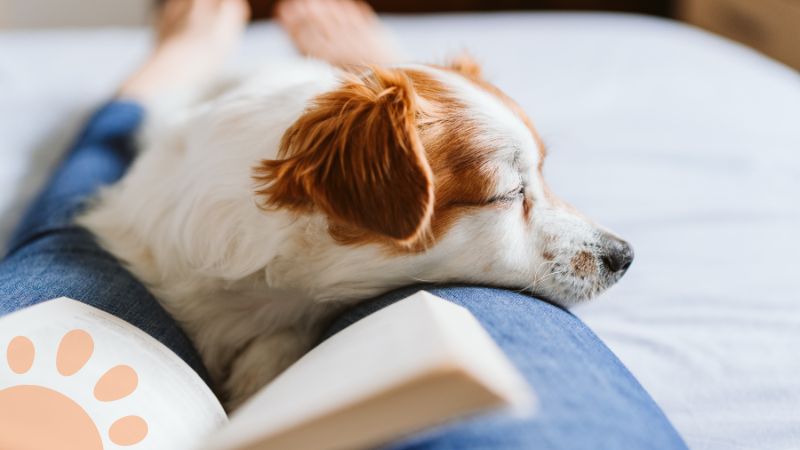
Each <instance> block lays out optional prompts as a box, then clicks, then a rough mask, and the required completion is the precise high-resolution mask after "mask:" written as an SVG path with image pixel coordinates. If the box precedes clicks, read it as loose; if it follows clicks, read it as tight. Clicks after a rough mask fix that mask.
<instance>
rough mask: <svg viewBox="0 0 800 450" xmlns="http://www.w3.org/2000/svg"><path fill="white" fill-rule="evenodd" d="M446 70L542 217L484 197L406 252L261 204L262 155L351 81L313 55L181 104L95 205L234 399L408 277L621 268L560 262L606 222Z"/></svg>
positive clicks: (489, 279) (545, 278) (526, 140)
mask: <svg viewBox="0 0 800 450" xmlns="http://www.w3.org/2000/svg"><path fill="white" fill-rule="evenodd" d="M429 70H432V71H437V70H436V69H429ZM437 72H439V73H438V76H440V77H441V79H442V80H444V81H445V82H446V83H447V84H448V85H449V86H451V87H452V89H454V90H455V91H457V92H459V93H460V95H461V96H462V97H463V99H464V100H465V102H466V103H467V104H468V105H470V107H471V108H472V111H473V113H474V116H475V117H476V119H478V120H480V122H481V123H484V124H485V127H486V130H487V133H488V136H489V137H488V138H487V139H490V140H491V141H492V142H493V143H494V144H493V145H501V146H504V148H507V150H508V151H506V152H498V157H497V161H496V163H497V172H498V174H499V175H498V177H499V178H498V192H499V193H503V192H506V191H507V190H508V189H513V188H514V186H516V185H518V184H519V180H520V179H522V180H523V181H524V182H525V184H526V186H528V188H527V189H526V195H529V196H531V197H532V198H533V201H534V202H533V204H534V205H535V207H534V211H533V214H532V217H533V219H532V222H526V221H524V220H522V217H523V215H522V214H521V208H522V206H521V204H520V203H521V202H518V203H513V204H508V205H506V206H502V207H497V206H493V207H491V208H485V209H483V208H481V209H476V211H474V212H473V213H470V214H468V215H465V216H463V217H461V218H460V219H459V220H458V222H457V223H456V224H455V225H454V226H453V227H452V228H451V229H449V231H448V232H447V234H446V235H445V236H444V237H443V238H442V239H440V240H439V241H438V242H437V243H436V244H435V245H433V246H432V247H431V248H430V249H428V250H427V251H425V252H422V253H409V254H406V255H402V254H396V253H389V252H387V251H386V250H385V249H384V248H382V247H380V246H379V245H377V244H375V245H357V246H347V245H341V244H339V243H337V242H336V241H334V240H333V239H332V238H331V236H330V235H329V233H328V223H327V219H326V218H325V217H323V216H321V215H319V214H307V215H299V216H298V215H295V214H292V213H289V212H287V211H275V212H265V211H263V210H261V209H259V208H258V207H257V206H256V199H255V196H254V189H253V188H254V186H253V182H252V181H251V169H252V167H253V166H254V165H255V164H256V163H257V162H258V161H259V160H261V159H271V158H276V157H277V151H278V147H279V143H280V140H281V137H282V135H283V133H284V131H285V130H286V129H287V128H288V127H289V126H290V125H291V124H292V123H293V122H295V121H296V120H297V118H298V117H299V116H300V115H301V113H302V112H303V110H304V108H306V107H307V105H308V102H309V100H310V99H311V98H312V97H314V96H315V95H317V94H319V93H322V92H325V91H328V90H330V89H332V88H333V87H335V86H336V84H337V83H338V80H337V75H336V73H335V71H334V70H333V69H331V68H330V67H328V66H326V65H323V64H320V63H311V62H305V63H299V64H297V65H294V66H291V67H284V68H282V69H281V70H277V71H276V70H273V71H268V72H264V73H260V74H258V75H256V76H253V77H250V78H247V79H243V80H242V81H241V82H239V83H238V84H237V86H236V87H235V88H233V89H232V90H229V91H226V92H223V93H221V94H219V95H217V96H216V97H215V98H213V99H211V100H210V101H209V102H207V103H204V104H202V105H200V106H195V107H192V108H191V109H189V110H188V111H186V112H184V113H181V114H180V115H179V117H181V119H180V120H177V121H176V122H175V123H172V124H170V125H169V126H168V127H166V130H165V131H163V132H159V133H158V134H157V135H156V136H154V137H153V138H152V139H153V142H152V143H151V144H150V145H147V148H146V150H145V151H144V152H143V153H142V155H141V156H140V157H139V159H138V160H137V161H136V162H135V164H134V165H133V167H132V168H131V170H130V171H129V173H128V174H127V175H126V176H125V178H124V179H123V180H122V181H121V182H120V183H118V184H117V185H115V186H113V187H111V188H110V189H108V190H106V191H105V192H103V193H102V195H101V196H100V198H99V199H98V200H97V204H96V205H95V207H93V208H92V209H91V210H90V211H89V212H88V213H87V214H86V215H84V216H83V217H81V218H80V220H79V221H80V223H81V224H82V225H84V226H86V227H87V228H89V229H90V230H91V231H92V232H94V233H95V234H96V235H97V236H98V237H99V239H100V242H101V243H102V245H103V246H104V247H105V248H106V249H108V250H109V251H110V252H111V253H113V254H114V255H116V256H117V257H118V258H119V259H120V260H122V261H123V262H124V263H126V264H127V266H128V267H129V268H130V270H131V271H132V272H133V273H134V274H135V275H136V276H137V277H138V278H139V279H141V280H142V281H143V282H144V283H146V285H147V286H148V287H149V288H150V289H151V290H152V292H153V293H154V295H155V296H156V297H157V298H158V299H159V301H161V302H162V303H163V305H164V306H165V307H166V308H167V309H168V310H169V311H170V312H171V314H172V315H173V316H174V317H175V318H176V319H177V320H178V321H179V322H180V323H181V324H182V325H183V327H184V328H185V330H186V331H187V333H188V334H189V336H190V337H191V338H192V340H193V342H194V343H195V345H196V347H197V349H198V350H199V352H200V353H201V355H202V357H203V359H204V362H205V364H206V366H207V367H208V369H209V371H210V373H211V376H212V378H213V379H214V381H215V382H216V383H217V384H218V387H219V388H220V389H222V391H223V394H224V395H225V397H226V398H227V399H228V406H229V407H234V406H236V405H238V404H239V403H240V402H241V401H242V400H244V399H246V398H247V397H248V396H249V395H250V394H252V393H253V392H254V391H255V390H257V389H258V388H260V387H261V386H262V385H264V384H265V383H267V382H268V381H269V380H271V379H272V378H274V377H275V376H276V375H277V374H278V373H280V371H282V370H283V369H284V368H286V367H287V366H288V365H289V364H291V363H292V362H293V361H294V360H295V359H296V358H298V357H299V356H300V355H302V353H304V352H305V351H307V349H308V348H309V347H310V346H311V345H312V344H313V342H314V340H315V339H316V338H317V337H318V333H319V331H320V330H319V326H320V323H321V322H322V321H324V320H325V319H327V318H329V317H330V316H331V315H332V314H334V313H335V312H336V311H338V310H340V309H341V308H342V307H343V306H346V305H348V304H352V303H353V302H356V301H358V300H361V299H364V298H368V297H370V296H374V295H376V294H378V293H381V292H384V291H387V290H389V289H391V288H394V287H398V286H402V285H406V284H410V283H414V282H416V281H431V282H443V281H462V282H475V283H488V284H495V285H503V286H513V287H518V288H528V289H529V290H531V291H533V292H536V293H539V294H541V295H546V296H548V297H550V298H552V299H554V300H560V301H561V302H562V303H563V304H565V305H569V304H571V303H573V302H574V301H577V300H579V299H581V298H585V297H587V296H589V295H591V294H594V293H596V291H598V290H600V289H602V288H604V287H605V286H607V285H609V284H611V283H613V281H615V280H608V279H601V277H600V276H598V277H596V279H591V280H580V279H579V278H578V277H574V276H570V275H569V274H568V273H566V272H565V273H559V272H558V271H556V270H554V269H553V266H554V264H558V265H560V266H562V267H565V266H566V267H568V266H569V260H570V258H571V257H572V256H573V255H574V254H575V251H576V249H579V248H581V246H583V247H586V246H587V245H589V244H588V243H592V242H595V241H596V240H597V234H598V232H597V228H596V227H595V226H593V225H591V224H590V223H589V222H587V221H586V220H584V219H583V218H581V217H580V216H579V215H577V214H575V213H572V212H571V211H570V210H569V209H568V208H565V207H563V206H562V205H561V204H560V203H556V204H553V203H552V202H550V201H549V200H548V198H547V197H546V196H545V195H544V188H543V182H542V180H540V179H539V176H538V172H537V171H536V170H535V167H536V165H537V164H538V155H539V152H538V149H537V148H536V143H535V141H534V139H533V138H532V136H531V134H530V132H529V130H527V129H526V128H525V126H524V124H523V123H522V122H521V121H520V120H519V118H517V117H516V116H515V115H514V114H513V113H512V112H511V111H510V110H508V109H507V108H506V107H505V106H504V105H503V104H502V103H501V102H499V101H497V99H495V98H493V97H492V96H491V95H489V94H487V93H485V92H482V91H480V90H479V89H478V88H476V87H474V86H472V85H471V84H470V83H468V82H466V81H464V80H461V79H460V78H459V77H458V76H457V75H450V74H445V73H444V72H443V71H437ZM545 252H549V253H551V254H552V255H555V259H554V260H550V261H548V260H547V259H545V258H544V257H543V253H545ZM552 255H551V256H552Z"/></svg>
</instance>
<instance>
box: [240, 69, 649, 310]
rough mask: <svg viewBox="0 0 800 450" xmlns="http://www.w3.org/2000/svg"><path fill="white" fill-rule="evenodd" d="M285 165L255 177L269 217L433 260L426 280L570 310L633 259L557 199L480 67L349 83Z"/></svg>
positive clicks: (296, 131) (536, 149)
mask: <svg viewBox="0 0 800 450" xmlns="http://www.w3.org/2000/svg"><path fill="white" fill-rule="evenodd" d="M281 157H282V158H283V159H279V160H265V161H262V162H261V163H260V165H259V166H258V167H257V168H256V169H255V179H256V181H257V182H258V184H259V190H258V191H257V195H258V196H259V198H260V201H261V202H262V206H263V207H265V208H279V209H291V210H293V211H295V212H297V213H299V214H311V213H314V212H321V213H323V214H325V215H326V216H327V220H328V230H329V233H330V234H331V236H333V237H334V238H335V241H336V243H337V245H341V246H343V247H347V246H362V245H380V246H383V247H384V248H385V250H386V253H385V254H386V255H387V256H386V257H387V258H397V259H398V260H403V261H405V262H406V263H408V261H412V264H413V261H414V259H415V258H416V259H418V260H419V261H420V262H421V261H431V260H434V261H435V264H436V266H435V267H436V268H435V269H430V267H432V265H431V264H428V267H429V269H428V270H434V272H435V275H432V276H428V277H424V278H425V279H428V280H431V279H432V280H435V281H467V282H477V283H488V284H494V285H503V286H508V287H516V288H525V289H527V290H529V291H530V292H532V293H534V294H536V295H540V296H543V297H545V298H548V299H550V300H552V301H554V302H556V303H559V304H561V305H564V306H569V305H572V304H574V303H576V302H578V301H580V300H583V299H587V298H590V297H592V296H594V295H595V294H597V293H598V292H600V291H602V290H603V289H605V288H607V287H608V286H610V285H612V284H614V283H615V282H616V281H617V280H618V279H619V278H620V277H621V276H622V275H623V274H624V273H625V271H626V270H627V269H628V266H630V264H631V261H632V259H633V252H632V250H631V247H630V246H629V245H628V244H627V243H626V242H625V241H623V240H621V239H619V238H618V237H616V236H614V235H613V234H611V233H609V232H608V231H605V230H604V229H602V228H600V227H598V226H596V225H595V224H593V223H592V222H591V221H590V220H588V219H587V218H585V217H584V216H582V215H581V214H580V213H578V212H577V211H576V210H574V209H573V208H572V207H570V206H569V205H567V204H566V203H564V202H563V201H561V200H560V199H558V198H557V197H556V196H555V195H553V193H552V192H551V191H550V190H549V188H548V187H547V185H546V184H545V182H544V180H543V178H542V164H543V161H544V157H545V149H544V146H543V144H542V142H541V140H540V139H539V137H538V135H537V133H536V130H535V129H534V128H533V126H532V124H531V122H530V120H529V119H528V117H527V116H526V115H525V113H524V112H523V111H522V110H521V109H520V107H519V106H518V105H517V104H516V103H514V102H513V101H512V100H511V99H510V98H509V97H507V96H506V95H505V94H503V93H502V92H501V91H500V90H499V89H497V88H495V87H494V86H492V85H490V84H489V83H487V82H486V81H485V80H484V79H483V78H482V77H481V75H480V70H479V68H478V66H477V65H476V64H475V63H474V62H472V61H471V60H469V59H465V58H462V59H460V60H458V61H456V62H455V63H453V64H451V65H450V66H447V67H438V66H410V67H404V68H394V69H380V68H371V69H369V70H367V71H366V72H363V73H359V74H357V75H352V76H351V77H349V78H348V79H346V80H345V81H344V82H343V83H342V84H341V85H340V86H339V87H338V88H337V89H335V90H332V91H330V92H327V93H324V94H322V95H320V96H318V97H316V98H315V99H314V101H313V104H312V105H311V106H310V107H309V108H308V109H307V110H306V112H305V113H304V114H303V115H302V116H301V117H300V118H299V119H298V120H297V121H296V122H295V123H294V124H293V125H292V126H291V127H290V128H289V129H288V130H287V132H286V133H285V135H284V137H283V140H282V144H281ZM421 266H422V265H420V267H421Z"/></svg>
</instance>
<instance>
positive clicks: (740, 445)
mask: <svg viewBox="0 0 800 450" xmlns="http://www.w3.org/2000/svg"><path fill="white" fill-rule="evenodd" d="M390 23H391V26H392V27H393V28H394V29H395V30H396V31H397V33H398V34H399V36H400V38H401V41H402V42H403V44H404V45H405V46H406V47H407V48H408V49H409V51H410V54H412V55H414V56H415V57H416V59H422V60H435V61H441V60H443V59H444V57H446V56H447V55H453V54H456V53H458V52H459V51H460V50H462V49H468V50H469V51H470V52H471V53H473V54H474V55H475V56H476V57H477V58H478V59H479V60H481V61H483V63H484V64H485V72H486V74H487V75H488V77H489V78H490V79H491V80H493V81H495V82H496V83H497V84H498V85H500V86H501V87H502V88H504V89H505V90H506V91H508V92H509V93H510V94H511V95H512V96H513V97H514V98H516V99H518V100H519V102H520V103H521V104H522V105H523V106H524V107H525V108H526V109H527V110H528V112H529V113H530V114H531V116H532V117H533V119H534V121H535V123H536V124H537V126H538V128H539V130H540V131H541V133H542V135H543V136H544V139H545V141H546V142H547V143H548V144H549V147H550V155H551V156H550V157H549V160H548V162H547V164H546V174H547V176H548V177H549V180H550V181H551V184H552V185H553V187H554V189H555V191H556V192H559V193H560V194H561V195H563V196H564V197H565V198H567V199H568V200H570V201H572V202H573V203H574V204H575V205H576V206H578V207H579V208H580V209H582V210H584V211H585V212H586V213H588V214H589V215H591V216H592V217H594V218H596V219H597V220H598V221H599V222H601V223H604V224H607V225H609V226H610V227H612V228H613V229H615V230H617V231H618V232H619V233H620V234H621V235H622V236H624V237H625V238H627V239H628V240H630V241H631V242H632V243H633V244H634V246H635V248H636V255H637V257H636V261H635V263H634V265H633V267H632V268H631V270H630V272H629V273H628V275H627V276H626V277H625V278H624V279H623V280H622V281H621V283H620V284H619V285H618V286H616V287H614V288H613V289H612V290H610V291H609V292H608V293H606V294H605V295H603V296H602V297H601V298H599V299H598V300H596V301H595V302H593V303H591V304H589V305H586V306H583V307H580V308H578V309H577V311H576V312H577V314H578V315H580V316H581V317H582V318H583V319H584V320H586V322H587V323H588V324H589V325H590V326H591V327H592V328H593V329H594V330H595V331H596V332H597V333H598V334H599V335H600V336H601V338H602V339H603V340H604V341H605V342H606V343H607V344H608V345H609V346H610V347H611V348H612V349H613V350H614V352H615V353H616V354H617V355H619V357H620V358H621V359H622V361H623V362H624V363H625V364H626V365H627V366H628V367H629V368H630V369H631V371H632V372H633V373H634V374H635V375H636V376H637V377H638V379H639V380H640V381H641V383H642V384H643V385H644V386H645V388H647V389H648V391H649V392H650V393H651V394H652V395H653V397H654V398H655V399H656V401H657V402H658V403H659V404H660V405H661V406H662V407H663V408H664V410H665V412H666V413H667V415H668V416H669V418H670V419H671V420H672V421H673V423H674V424H675V426H676V427H677V428H678V430H679V431H680V432H681V433H682V435H683V436H684V437H685V438H686V440H687V441H688V443H689V444H690V446H691V447H692V448H694V449H697V450H700V449H745V448H746V449H791V448H800V295H798V293H797V281H798V277H799V276H800V239H798V237H797V233H798V230H800V210H799V209H798V208H799V207H798V205H799V204H800V202H798V196H800V155H798V153H799V152H800V77H798V75H797V73H796V72H793V71H791V70H789V69H787V68H785V67H783V66H781V65H779V64H777V63H774V62H771V61H769V60H767V59H766V58H763V57H761V56H759V55H757V54H755V53H754V52H751V51H749V50H747V49H745V48H743V47H740V46H738V45H735V44H732V43H729V42H726V41H723V40H721V39H718V38H714V37H712V36H710V35H707V34H704V33H702V32H699V31H696V30H694V29H690V28H687V27H685V26H682V25H678V24H675V23H672V22H667V21H661V20H656V19H648V18H642V17H637V16H617V15H596V14H595V15H593V14H576V15H564V14H518V15H503V14H501V15H483V16H431V17H423V18H416V19H392V20H391V22H390ZM146 42H147V40H146V37H145V34H144V33H143V32H142V31H141V30H118V29H108V30H96V31H73V32H68V31H58V32H49V33H48V32H37V33H30V34H22V33H17V34H0V211H2V221H0V239H2V238H4V237H5V236H6V235H7V233H8V231H9V227H10V224H12V223H13V222H14V221H15V220H17V218H18V216H19V212H20V211H19V207H20V205H22V204H24V202H25V201H27V200H28V199H29V198H30V195H31V193H32V192H33V191H34V190H35V189H36V188H37V187H38V185H39V184H40V183H41V180H42V179H43V176H44V174H45V173H46V170H47V168H48V167H50V166H51V165H52V164H53V162H54V159H55V158H56V157H57V155H58V154H59V152H60V151H61V150H62V149H63V148H64V147H65V146H66V145H67V144H68V142H69V140H70V139H71V137H72V136H73V134H74V133H75V132H76V127H77V126H78V125H79V124H80V122H81V121H82V120H83V119H84V118H85V114H86V113H87V112H88V111H89V109H90V108H91V107H92V106H93V105H94V104H96V103H97V102H98V101H100V100H101V99H102V98H104V97H105V96H107V95H108V94H109V93H110V92H112V90H113V87H114V86H115V83H116V82H117V81H118V80H119V79H120V78H121V76H122V75H123V74H125V73H126V71H128V70H129V69H130V68H131V67H133V65H134V64H135V63H136V61H137V59H139V58H140V57H141V55H142V54H143V52H144V49H145V48H146ZM291 54H292V52H291V50H290V47H289V45H288V43H287V41H286V39H285V38H284V37H283V36H282V35H281V34H280V32H279V30H277V28H275V27H274V26H272V25H261V26H259V27H257V28H256V29H253V30H251V33H250V36H249V37H248V40H247V44H246V48H245V49H244V50H243V55H241V56H242V58H241V59H242V60H245V59H246V60H248V61H253V60H254V59H257V58H259V57H263V58H265V59H266V58H271V57H273V56H275V55H277V56H289V55H291Z"/></svg>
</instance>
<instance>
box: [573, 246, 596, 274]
mask: <svg viewBox="0 0 800 450" xmlns="http://www.w3.org/2000/svg"><path fill="white" fill-rule="evenodd" d="M570 265H571V266H572V269H573V270H574V271H575V274H576V275H578V276H588V275H591V274H593V273H594V272H595V271H596V270H597V265H596V264H595V259H594V256H592V254H591V253H590V252H588V251H586V250H583V251H580V252H578V253H577V254H576V255H575V256H573V257H572V259H571V260H570Z"/></svg>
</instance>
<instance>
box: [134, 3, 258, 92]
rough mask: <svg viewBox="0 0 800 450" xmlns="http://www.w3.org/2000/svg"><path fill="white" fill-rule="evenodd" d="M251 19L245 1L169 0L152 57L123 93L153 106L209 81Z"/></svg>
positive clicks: (158, 28)
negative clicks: (175, 92) (176, 92)
mask: <svg viewBox="0 0 800 450" xmlns="http://www.w3.org/2000/svg"><path fill="white" fill-rule="evenodd" d="M249 18H250V7H249V5H248V3H247V1H246V0H168V1H167V2H166V4H165V5H164V7H163V8H162V9H161V11H160V13H159V16H158V20H157V23H156V33H157V36H156V46H155V48H154V50H153V53H152V54H151V55H150V57H149V58H148V60H147V61H146V62H145V63H144V64H143V65H142V67H140V68H139V70H138V71H137V72H136V73H135V74H134V75H133V76H131V77H130V78H129V79H128V80H127V81H126V82H125V83H123V85H122V87H121V88H120V91H119V95H120V96H121V97H127V98H133V99H135V100H139V101H143V102H149V101H151V100H154V99H155V98H156V97H158V96H159V95H161V94H163V93H165V92H167V91H168V90H170V89H175V88H181V89H191V88H193V87H196V86H197V85H199V84H201V83H203V82H205V81H206V80H207V79H209V78H210V77H212V76H213V75H214V74H215V73H216V72H217V70H219V69H220V67H221V66H222V63H223V62H224V61H225V59H226V58H227V57H228V56H229V55H230V54H231V53H232V52H233V51H234V50H235V48H236V44H238V42H239V40H240V38H241V36H242V33H243V31H244V28H245V26H246V25H247V21H248V19H249Z"/></svg>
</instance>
